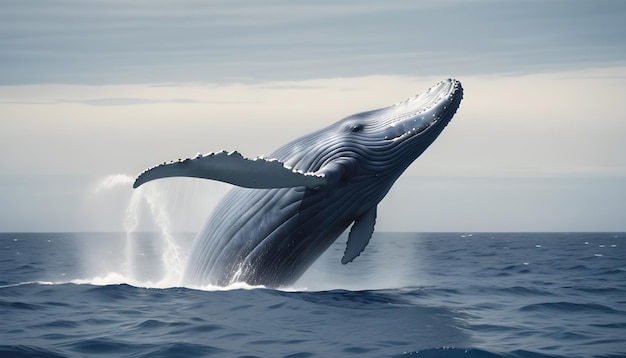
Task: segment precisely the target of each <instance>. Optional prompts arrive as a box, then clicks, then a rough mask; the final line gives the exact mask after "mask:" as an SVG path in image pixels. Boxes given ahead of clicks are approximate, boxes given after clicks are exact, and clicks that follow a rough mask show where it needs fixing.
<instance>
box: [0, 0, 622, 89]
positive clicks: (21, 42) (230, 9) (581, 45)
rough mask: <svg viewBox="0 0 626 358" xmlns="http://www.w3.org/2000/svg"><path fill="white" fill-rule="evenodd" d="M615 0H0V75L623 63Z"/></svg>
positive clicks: (273, 73) (238, 74)
mask: <svg viewBox="0 0 626 358" xmlns="http://www.w3.org/2000/svg"><path fill="white" fill-rule="evenodd" d="M625 17H626V4H625V3H623V2H621V1H609V0H604V1H596V2H593V3H592V2H588V1H566V0H559V1H551V2H547V3H546V2H543V1H515V2H501V1H495V0H494V1H466V2H458V1H443V2H442V1H427V2H413V3H406V2H401V1H391V2H385V4H384V5H382V4H380V3H379V2H375V1H366V2H358V3H357V2H354V3H352V2H333V1H317V2H315V3H309V4H307V5H296V4H294V3H293V2H288V1H273V2H265V3H264V4H262V5H261V4H258V3H256V2H253V1H245V2H237V3H232V2H199V1H181V2H169V1H135V2H131V3H128V2H81V1H59V2H54V3H52V2H47V1H29V2H4V3H3V4H1V5H0V48H2V49H3V51H2V54H1V55H0V83H3V84H18V83H25V84H32V83H53V82H56V83H148V82H149V83H153V82H161V81H173V82H176V81H195V82H197V81H201V82H224V81H257V80H261V81H262V80H267V79H272V80H277V79H306V78H323V77H336V76H360V75H366V74H373V73H375V74H410V75H426V74H436V73H442V74H450V75H458V74H471V73H527V72H537V71H550V70H555V69H558V70H563V69H568V68H569V69H572V68H581V67H589V66H591V67H593V66H604V65H618V64H624V62H626V60H625V59H626V53H625V52H626V49H625V48H624V46H623V45H622V44H623V38H624V37H626V28H625V27H624V26H622V20H623V19H624V18H625Z"/></svg>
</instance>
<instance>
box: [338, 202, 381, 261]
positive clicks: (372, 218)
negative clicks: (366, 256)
mask: <svg viewBox="0 0 626 358" xmlns="http://www.w3.org/2000/svg"><path fill="white" fill-rule="evenodd" d="M376 208H377V206H373V207H372V208H370V209H369V210H368V211H366V212H365V213H364V214H362V215H361V216H359V217H358V218H356V220H354V224H353V225H352V228H351V229H350V235H349V236H348V243H347V244H346V251H345V252H344V253H343V257H342V258H341V263H342V264H344V265H345V264H347V263H348V262H352V261H353V260H354V259H355V258H357V256H359V255H360V254H361V252H363V250H365V247H366V246H367V244H368V243H369V242H370V239H371V238H372V234H373V233H374V226H375V225H376Z"/></svg>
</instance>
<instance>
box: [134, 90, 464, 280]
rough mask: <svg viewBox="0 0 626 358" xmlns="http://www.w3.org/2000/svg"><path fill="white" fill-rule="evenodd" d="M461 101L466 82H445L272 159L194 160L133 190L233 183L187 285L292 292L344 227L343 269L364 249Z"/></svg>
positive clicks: (203, 232) (147, 177) (195, 253)
mask: <svg viewBox="0 0 626 358" xmlns="http://www.w3.org/2000/svg"><path fill="white" fill-rule="evenodd" d="M462 98H463V87H462V86H461V83H460V82H459V81H458V80H455V79H446V80H443V81H441V82H439V83H437V84H435V85H434V86H432V87H431V88H429V89H428V90H427V91H425V92H423V93H421V94H419V95H417V96H414V97H412V98H409V99H407V100H405V101H402V102H399V103H397V104H394V105H391V106H388V107H384V108H379V109H375V110H370V111H366V112H361V113H357V114H354V115H351V116H348V117H346V118H343V119H341V120H339V121H337V122H335V123H333V124H331V125H329V126H327V127H325V128H322V129H320V130H317V131H315V132H313V133H310V134H307V135H304V136H302V137H300V138H298V139H295V140H293V141H291V142H289V143H287V144H286V145H284V146H282V147H280V148H278V149H277V150H276V151H275V152H273V153H272V154H271V155H269V156H268V157H257V158H247V157H244V156H243V155H242V154H240V153H239V152H237V151H231V152H226V151H221V152H211V153H208V154H204V155H202V154H198V155H196V156H195V157H190V158H186V159H179V160H176V161H172V162H169V163H163V164H160V165H156V166H154V167H152V168H149V169H147V170H146V171H144V172H142V173H141V174H140V175H139V176H138V177H137V179H136V180H135V182H134V184H133V187H134V188H137V187H139V186H140V185H143V184H145V183H147V182H150V181H152V180H155V179H161V178H168V177H192V178H202V179H210V180H217V181H222V182H226V183H230V184H232V185H234V186H233V187H232V189H231V190H230V191H228V192H227V193H226V195H225V196H224V197H223V198H222V200H221V201H220V202H219V203H218V204H217V206H216V207H215V209H214V210H213V211H212V214H211V215H210V216H209V217H208V219H207V220H206V222H205V224H204V225H203V226H202V228H201V229H200V231H199V232H198V233H197V235H196V237H195V239H194V242H193V244H192V247H191V251H190V254H189V257H188V259H187V263H186V267H185V269H184V274H183V278H182V284H183V285H185V286H189V287H206V286H228V285H232V284H234V283H237V282H244V283H247V284H249V285H253V286H265V287H285V286H289V285H292V284H294V283H295V282H296V281H297V279H298V278H300V277H301V276H302V274H303V273H304V272H305V271H306V270H307V269H308V268H309V267H310V266H311V265H312V264H313V262H315V260H316V259H317V258H319V257H320V255H321V254H322V253H323V252H324V251H326V250H327V249H328V248H329V247H330V245H331V244H333V243H334V242H335V241H336V240H337V238H338V237H340V236H341V234H342V233H344V232H345V231H346V230H348V228H349V234H348V239H347V242H346V247H345V251H344V254H343V257H342V258H341V263H342V264H347V263H349V262H351V261H353V260H354V259H356V258H357V257H358V256H359V255H360V254H361V253H362V252H363V250H364V249H365V248H366V247H367V245H368V243H369V242H370V239H371V237H372V234H373V232H374V227H375V224H376V218H377V206H378V204H379V203H380V201H381V200H383V198H384V197H385V195H386V194H387V193H388V192H389V190H390V189H391V187H392V185H393V184H394V182H395V181H396V180H397V179H398V177H399V176H400V175H401V174H402V173H403V172H404V171H405V170H406V169H407V168H408V167H409V165H411V164H412V163H413V161H414V160H415V159H417V158H418V157H419V156H420V155H421V154H422V153H423V152H424V151H425V150H426V149H427V148H428V147H429V146H430V145H431V144H432V143H433V142H434V141H435V139H436V138H437V137H438V136H439V134H440V133H441V132H442V131H443V129H444V128H445V127H446V126H447V125H448V123H449V122H450V120H451V119H452V117H453V116H454V115H455V113H456V112H457V109H458V108H459V105H460V103H461V100H462ZM416 205H417V204H416Z"/></svg>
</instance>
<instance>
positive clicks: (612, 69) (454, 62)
mask: <svg viewBox="0 0 626 358" xmlns="http://www.w3.org/2000/svg"><path fill="white" fill-rule="evenodd" d="M624 19H626V3H624V2H623V1H619V0H615V1H607V0H600V1H577V0H563V1H559V0H554V1H515V0H509V1H499V0H469V1H456V0H447V1H435V0H427V1H420V2H409V1H386V2H379V1H358V2H357V1H316V2H308V3H304V2H293V1H286V0H284V1H264V2H260V1H133V2H126V1H89V2H84V1H55V2H49V1H28V2H23V1H20V2H14V1H1V0H0V48H1V49H2V51H1V52H0V164H1V165H2V170H0V232H13V231H123V230H126V229H128V228H129V226H130V227H133V228H135V229H141V230H154V229H157V230H158V229H159V227H161V226H160V225H161V224H160V223H162V221H163V220H164V219H163V216H164V215H165V216H167V220H166V221H167V225H168V227H169V228H170V229H172V230H182V231H195V230H197V229H198V227H199V225H201V223H202V221H203V220H204V218H205V217H206V216H207V215H208V213H209V211H210V210H211V209H212V207H213V206H214V205H215V203H216V202H217V201H218V200H219V198H220V197H221V196H222V195H223V194H224V192H226V191H227V190H228V185H226V184H220V183H214V182H210V181H202V180H198V179H168V180H163V181H161V182H157V183H154V184H148V185H150V187H148V188H147V189H145V190H143V191H142V192H141V193H139V194H137V193H136V191H133V190H132V189H131V188H130V183H131V181H132V179H133V178H134V177H135V176H136V175H138V174H139V173H140V172H142V171H143V170H145V169H146V168H147V167H150V166H152V165H155V164H157V163H162V162H164V161H169V160H173V159H178V158H184V157H189V156H193V155H195V154H196V153H198V152H201V153H207V152H212V151H219V150H229V151H230V150H238V151H240V152H242V153H243V154H244V155H246V156H249V157H256V156H258V155H268V154H269V153H271V152H273V151H274V149H276V148H278V147H279V146H281V145H283V144H285V143H287V142H289V141H290V140H292V139H295V138H296V137H298V136H300V135H304V134H306V133H309V132H311V131H313V130H316V129H319V128H321V127H324V126H326V125H328V124H331V123H333V122H335V121H337V120H339V119H341V118H343V117H346V116H348V115H351V114H354V113H357V112H361V111H365V110H370V109H375V108H379V107H384V106H387V105H390V104H393V103H396V102H399V101H402V100H404V99H406V98H408V97H411V96H414V95H415V94H418V93H420V92H422V91H424V90H426V89H427V88H429V87H430V86H432V85H433V84H435V83H436V82H438V81H439V80H441V79H443V78H449V77H453V78H457V79H459V80H460V81H461V82H462V83H463V86H464V89H465V96H464V100H463V102H462V103H461V107H460V109H459V111H458V113H457V115H456V116H455V117H454V119H453V120H452V122H451V123H450V125H448V127H447V128H446V130H445V131H444V132H443V133H442V135H441V136H440V137H439V138H438V139H437V141H435V143H434V144H433V145H432V146H431V147H430V148H429V149H428V150H427V151H426V152H425V153H424V154H423V155H422V156H421V157H420V158H418V159H417V160H416V161H415V163H414V164H413V165H412V166H411V167H410V168H409V169H408V170H407V171H406V172H405V173H404V174H403V176H402V177H401V178H400V179H399V180H398V182H397V183H396V185H395V186H394V188H393V189H392V191H391V192H390V193H389V194H388V196H387V198H385V200H383V202H381V204H380V207H379V214H378V220H377V228H376V229H377V230H378V231H418V232H426V231H460V232H476V231H626V204H624V203H626V155H625V154H626V141H625V140H624V138H626V121H625V119H626V114H625V113H626V102H625V101H624V100H623V99H622V96H623V93H625V92H626V91H625V90H626V40H624V39H626V27H625V26H623V22H624ZM133 215H135V216H133ZM138 221H139V223H138Z"/></svg>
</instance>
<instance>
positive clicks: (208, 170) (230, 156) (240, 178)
mask: <svg viewBox="0 0 626 358" xmlns="http://www.w3.org/2000/svg"><path fill="white" fill-rule="evenodd" d="M169 177H193V178H204V179H213V180H219V181H223V182H226V183H230V184H233V185H237V186H241V187H245V188H257V189H271V188H291V187H297V186H304V187H307V188H315V187H320V186H324V185H326V178H325V177H324V175H323V174H314V173H303V172H301V171H295V170H292V169H291V168H289V167H287V166H285V164H284V163H282V162H280V161H278V160H276V159H265V158H256V159H248V158H244V157H243V156H242V155H241V154H239V153H238V152H231V153H227V152H219V153H209V154H207V155H201V154H198V155H197V156H196V157H195V158H188V159H185V160H178V161H175V162H171V163H163V164H161V165H157V166H155V167H152V168H150V169H148V170H146V171H145V172H143V173H141V174H140V175H139V176H138V177H137V179H136V180H135V183H134V184H133V188H137V187H138V186H140V185H141V184H144V183H146V182H149V181H151V180H155V179H160V178H169Z"/></svg>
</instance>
